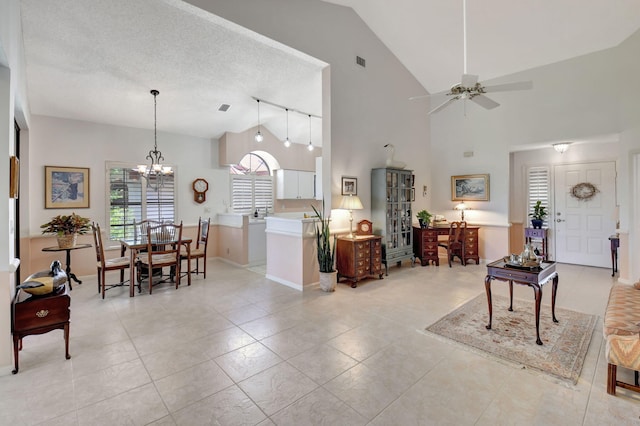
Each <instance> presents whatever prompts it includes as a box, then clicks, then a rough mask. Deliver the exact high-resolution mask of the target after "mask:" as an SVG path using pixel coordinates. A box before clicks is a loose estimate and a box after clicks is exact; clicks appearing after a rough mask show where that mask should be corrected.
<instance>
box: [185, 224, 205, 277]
mask: <svg viewBox="0 0 640 426" xmlns="http://www.w3.org/2000/svg"><path fill="white" fill-rule="evenodd" d="M210 224H211V218H209V219H205V220H202V218H198V237H197V240H196V246H195V247H191V250H190V255H189V256H188V253H187V248H186V246H183V247H182V248H181V249H180V260H188V261H189V263H188V264H187V272H190V273H192V274H196V275H197V274H202V276H203V278H207V243H208V242H209V225H210ZM193 259H195V260H196V268H195V269H193V270H191V260H193ZM200 259H202V272H200V264H199V262H200ZM189 284H191V283H190V282H189Z"/></svg>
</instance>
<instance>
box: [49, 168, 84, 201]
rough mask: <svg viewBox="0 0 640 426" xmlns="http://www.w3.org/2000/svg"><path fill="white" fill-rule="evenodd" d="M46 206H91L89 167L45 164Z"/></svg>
mask: <svg viewBox="0 0 640 426" xmlns="http://www.w3.org/2000/svg"><path fill="white" fill-rule="evenodd" d="M44 188H45V190H44V196H45V199H44V208H46V209H76V208H79V209H82V208H89V168H85V167H55V166H44Z"/></svg>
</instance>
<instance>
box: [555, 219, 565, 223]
mask: <svg viewBox="0 0 640 426" xmlns="http://www.w3.org/2000/svg"><path fill="white" fill-rule="evenodd" d="M564 221H565V220H564V219H556V222H558V223H560V222H564Z"/></svg>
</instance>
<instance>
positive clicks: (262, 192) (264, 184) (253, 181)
mask: <svg viewBox="0 0 640 426" xmlns="http://www.w3.org/2000/svg"><path fill="white" fill-rule="evenodd" d="M231 208H232V210H233V211H234V212H235V213H253V212H254V211H255V210H256V209H259V210H260V211H265V210H266V209H268V210H271V211H273V177H272V176H256V175H234V174H232V175H231Z"/></svg>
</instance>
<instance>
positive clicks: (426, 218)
mask: <svg viewBox="0 0 640 426" xmlns="http://www.w3.org/2000/svg"><path fill="white" fill-rule="evenodd" d="M432 216H433V215H432V214H431V213H429V212H428V211H426V210H420V211H419V212H418V213H416V217H417V218H418V219H422V221H423V222H429V221H431V217H432Z"/></svg>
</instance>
